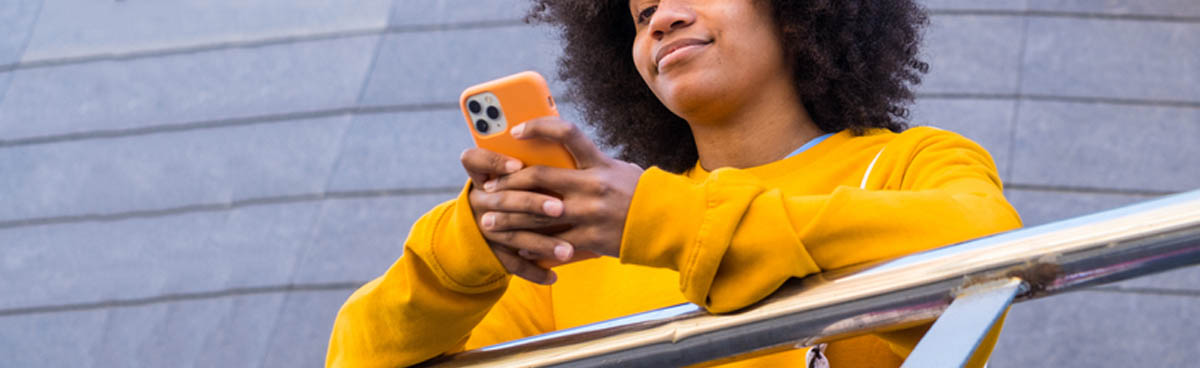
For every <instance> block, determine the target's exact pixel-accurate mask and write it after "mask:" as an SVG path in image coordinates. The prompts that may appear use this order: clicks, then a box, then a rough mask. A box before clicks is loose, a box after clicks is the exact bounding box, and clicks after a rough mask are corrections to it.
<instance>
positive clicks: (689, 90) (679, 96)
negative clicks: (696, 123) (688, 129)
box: [655, 76, 728, 121]
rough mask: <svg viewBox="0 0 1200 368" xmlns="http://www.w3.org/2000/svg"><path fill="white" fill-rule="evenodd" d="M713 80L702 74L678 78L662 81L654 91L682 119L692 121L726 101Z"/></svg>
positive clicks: (717, 84) (718, 85)
mask: <svg viewBox="0 0 1200 368" xmlns="http://www.w3.org/2000/svg"><path fill="white" fill-rule="evenodd" d="M714 82H715V81H714V80H713V79H709V78H703V77H702V76H695V78H680V79H676V80H672V81H670V82H666V83H662V84H661V85H660V89H659V90H657V91H655V92H656V94H657V95H658V98H659V101H662V103H663V105H665V106H666V107H667V109H669V110H671V112H673V113H675V115H678V116H679V117H681V118H683V119H684V120H688V121H692V120H693V119H694V118H695V117H697V116H702V115H705V112H706V111H711V110H713V109H714V108H721V107H723V106H722V105H723V104H725V103H727V102H728V101H727V100H726V98H725V93H724V92H723V89H721V88H720V84H719V83H714Z"/></svg>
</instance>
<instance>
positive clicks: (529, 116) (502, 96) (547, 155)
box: [458, 71, 575, 169]
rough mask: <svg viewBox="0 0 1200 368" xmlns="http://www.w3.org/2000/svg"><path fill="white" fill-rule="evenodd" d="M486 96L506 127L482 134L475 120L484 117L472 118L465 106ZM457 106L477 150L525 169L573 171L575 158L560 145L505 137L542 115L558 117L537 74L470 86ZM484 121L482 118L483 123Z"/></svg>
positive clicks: (530, 72)
mask: <svg viewBox="0 0 1200 368" xmlns="http://www.w3.org/2000/svg"><path fill="white" fill-rule="evenodd" d="M486 93H490V94H491V95H492V96H494V97H495V101H493V102H496V103H498V105H499V106H498V109H499V110H500V116H502V117H503V118H504V119H505V120H506V124H504V126H503V129H496V131H495V132H491V131H489V132H487V133H486V134H485V133H481V132H480V131H479V129H477V128H476V123H477V122H478V121H479V120H478V119H479V118H484V115H483V114H482V113H475V114H474V115H476V117H475V118H472V111H471V110H470V109H469V108H468V106H467V105H468V102H469V101H468V100H469V99H470V100H473V101H471V102H476V103H482V100H481V99H482V98H487V97H480V96H481V94H486ZM473 97H474V98H473ZM458 104H459V107H460V108H461V109H462V112H463V117H465V118H466V119H467V127H468V129H470V130H471V137H472V138H474V139H475V145H476V146H478V147H479V148H484V149H487V150H490V151H492V152H496V153H500V154H504V155H507V156H509V157H513V158H516V159H518V160H521V162H523V163H525V166H533V165H545V166H553V167H559V168H567V169H574V168H575V159H574V158H573V157H571V154H570V153H569V152H567V149H566V148H564V147H563V146H562V145H561V144H558V143H554V142H548V141H544V140H540V139H525V140H521V139H516V138H513V136H512V135H511V134H509V130H510V129H512V127H514V126H516V125H517V124H521V123H524V122H526V121H529V120H533V119H536V118H540V117H544V116H558V109H556V108H555V103H554V97H553V96H551V95H550V88H549V87H547V86H546V79H545V78H542V75H541V74H538V73H537V72H533V71H525V72H520V73H517V74H513V75H510V76H507V77H503V78H500V79H496V80H492V81H489V82H484V83H480V84H477V85H474V86H471V87H469V88H467V89H466V90H465V91H463V93H462V96H460V97H459V99H458ZM486 108H487V106H484V108H483V110H485V111H486ZM488 121H489V120H486V119H485V122H488Z"/></svg>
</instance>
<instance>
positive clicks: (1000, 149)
mask: <svg viewBox="0 0 1200 368" xmlns="http://www.w3.org/2000/svg"><path fill="white" fill-rule="evenodd" d="M1015 105H1016V101H1014V100H974V99H963V100H959V99H936V98H920V99H917V102H916V104H915V105H913V106H912V107H911V108H910V110H911V114H912V117H911V119H910V120H911V121H912V125H913V126H918V125H929V126H934V127H938V128H941V129H945V130H949V131H953V132H956V133H958V134H962V135H963V136H964V137H967V138H968V139H971V140H973V141H975V143H979V145H981V146H983V148H984V149H987V151H988V153H991V154H992V159H993V160H995V161H996V167H997V170H999V172H1000V177H1001V179H1004V180H1008V172H1009V171H1008V163H1009V157H1010V156H1011V154H1010V152H1009V148H1010V143H1011V141H1012V139H1011V138H1012V137H1011V136H1012V124H1013V116H1012V115H1013V112H1014V106H1015Z"/></svg>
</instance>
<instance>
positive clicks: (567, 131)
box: [483, 117, 642, 258]
mask: <svg viewBox="0 0 1200 368" xmlns="http://www.w3.org/2000/svg"><path fill="white" fill-rule="evenodd" d="M510 133H511V134H512V135H513V137H515V138H517V139H545V140H548V141H552V142H557V143H561V144H562V145H563V146H565V147H566V149H567V151H568V152H570V153H571V155H572V156H574V157H575V163H576V166H577V167H578V170H570V169H560V168H554V167H548V166H530V167H526V168H524V169H521V170H520V171H517V172H515V173H512V174H509V175H505V176H501V177H498V178H495V179H492V180H491V181H488V182H486V183H484V185H483V187H484V190H485V191H488V192H499V191H503V190H541V189H544V190H549V191H552V192H554V193H557V194H558V195H561V196H562V199H563V212H562V215H561V216H560V217H559V219H558V221H557V222H561V223H567V224H571V225H572V226H571V228H570V229H569V230H566V231H564V232H562V233H559V234H554V236H555V237H557V238H559V239H562V240H565V241H567V242H569V243H571V245H573V246H574V247H575V248H576V249H577V250H581V251H591V252H593V253H596V254H599V255H605V256H610V257H618V256H620V251H621V235H622V233H623V232H624V230H625V217H626V214H628V212H629V204H630V202H631V201H632V200H633V192H634V190H635V189H636V188H637V183H638V179H639V178H640V177H641V175H642V169H641V168H640V167H638V166H637V165H634V164H631V163H628V162H624V161H620V160H617V159H614V158H611V157H608V155H606V154H604V152H602V151H600V150H599V149H598V148H596V145H595V144H592V141H591V140H590V139H588V137H587V136H586V135H584V134H583V132H582V131H580V130H579V128H577V127H576V126H575V125H574V124H571V123H569V122H567V121H564V120H562V119H560V118H557V117H545V118H539V119H535V120H530V121H528V122H525V123H523V124H520V125H517V126H515V127H513V128H512V129H511V130H510ZM535 215H537V214H535ZM494 221H495V222H494V224H493V228H494V229H496V230H504V229H513V230H515V231H520V230H517V229H531V228H537V227H540V226H544V225H545V224H542V223H538V222H537V219H536V218H535V216H529V214H522V213H496V215H495V217H494ZM577 254H578V253H577ZM538 256H541V257H545V258H553V255H538Z"/></svg>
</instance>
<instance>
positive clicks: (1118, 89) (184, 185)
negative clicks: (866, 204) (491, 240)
mask: <svg viewBox="0 0 1200 368" xmlns="http://www.w3.org/2000/svg"><path fill="white" fill-rule="evenodd" d="M925 3H926V4H927V5H928V6H929V7H930V9H931V12H932V21H933V25H932V27H931V28H930V30H929V32H928V34H927V36H926V41H927V42H926V48H925V50H926V51H925V52H926V55H927V59H928V61H929V62H930V63H931V64H932V70H931V73H930V75H929V76H928V78H927V79H926V83H925V84H924V85H922V86H921V87H920V95H919V98H918V103H917V105H916V106H915V107H914V112H915V114H914V120H915V122H917V123H920V124H932V125H936V126H939V127H943V128H947V129H951V130H955V131H959V132H961V133H963V134H965V135H967V136H968V137H971V138H973V139H976V140H977V141H979V142H980V143H982V144H983V145H985V146H986V147H987V148H988V149H989V150H990V151H991V152H992V153H993V154H994V156H995V157H996V158H997V161H998V164H999V166H1000V169H1001V172H1002V175H1003V177H1004V179H1005V181H1006V182H1007V185H1008V187H1007V188H1008V189H1007V194H1008V196H1009V198H1010V200H1011V201H1012V202H1013V203H1014V204H1015V205H1016V206H1017V207H1018V209H1019V210H1020V211H1021V213H1022V215H1023V216H1024V217H1025V219H1026V222H1027V224H1029V225H1034V224H1040V223H1045V222H1049V221H1053V220H1055V219H1060V218H1065V217H1070V216H1074V215H1079V214H1084V213H1089V212H1093V211H1097V210H1102V209H1107V208H1112V207H1115V206H1120V205H1122V204H1126V203H1131V202H1137V201H1140V200H1145V199H1148V198H1152V197H1156V196H1160V195H1163V194H1168V193H1173V192H1178V191H1183V190H1188V189H1193V188H1196V187H1200V165H1198V164H1196V163H1195V160H1189V159H1188V158H1191V157H1196V156H1200V148H1197V147H1200V145H1197V144H1196V143H1197V141H1198V140H1200V87H1198V86H1200V3H1196V2H1194V1H1189V0H1155V1H1133V0H1110V1H1077V0H1055V1H1049V0H1042V1H1030V2H1025V1H950V0H938V1H935V0H927V1H925ZM524 7H525V5H524V3H522V2H520V1H517V0H504V1H484V2H481V1H469V0H440V1H435V0H420V1H418V0H397V1H394V2H393V1H389V0H352V1H333V0H302V1H293V0H287V1H285V0H260V1H255V2H250V3H247V4H243V3H242V2H209V1H203V0H176V1H173V2H154V1H139V0H124V1H104V2H98V1H83V0H59V1H43V0H5V1H4V2H2V3H0V203H3V205H0V280H2V281H0V357H3V358H2V359H0V361H2V362H3V363H0V366H14V367H25V366H38V367H57V366H71V367H78V366H85V367H86V366H97V367H116V366H120V367H130V366H155V367H157V366H181V365H182V366H221V367H226V366H228V367H235V366H272V367H276V366H277V367H295V366H319V365H321V362H322V361H323V356H324V352H325V346H326V341H327V338H328V332H329V328H330V325H331V323H332V320H333V316H334V314H335V313H336V310H337V308H338V306H340V304H341V302H342V301H343V300H344V299H345V298H346V296H347V295H349V293H350V292H351V291H353V289H354V288H356V287H357V286H358V285H360V284H362V283H363V282H365V281H367V280H369V279H371V278H372V277H374V276H376V275H379V274H381V273H382V272H383V271H384V270H385V269H386V267H387V266H388V265H389V264H390V263H391V262H392V261H393V260H394V259H395V258H397V257H399V256H400V254H401V242H402V240H403V239H404V237H405V236H406V234H407V231H408V227H409V226H410V225H411V224H412V222H413V221H415V219H416V218H417V217H418V216H419V215H420V214H421V213H422V212H424V211H425V210H427V209H428V208H430V207H431V206H433V205H434V204H436V203H438V202H441V201H444V200H446V199H449V198H452V197H453V196H454V194H455V193H456V191H457V188H458V187H459V186H461V185H462V183H463V182H464V180H465V176H464V175H463V174H462V173H461V169H460V168H459V166H458V163H457V157H458V155H457V154H458V152H460V151H461V150H462V149H464V148H466V147H468V146H469V145H470V141H469V139H468V138H467V136H466V134H464V133H463V132H462V127H461V124H462V123H461V121H460V120H461V117H460V115H458V113H457V111H456V107H455V103H454V101H455V98H456V97H457V94H458V92H459V91H461V89H462V88H463V87H465V86H467V85H470V84H473V83H475V82H478V81H481V80H486V79H490V78H494V77H498V76H501V75H505V74H508V73H510V72H513V71H517V70H523V69H534V70H539V71H541V72H542V73H543V74H545V75H548V76H549V75H553V74H554V58H555V56H556V55H557V53H558V51H557V41H556V40H555V39H554V38H553V37H552V36H551V35H550V33H549V32H548V31H547V30H545V29H542V28H536V27H532V26H528V25H525V24H523V23H522V22H521V21H520V18H521V15H522V13H523V9H524ZM518 45H519V46H520V47H518ZM529 45H532V46H529ZM551 88H552V89H555V90H559V91H561V90H562V87H561V85H559V84H558V83H557V82H552V86H551ZM564 110H565V111H566V115H567V116H568V117H569V118H574V119H577V116H578V115H577V114H575V113H574V111H573V110H572V109H571V108H570V106H565V109H564ZM1196 285H1200V269H1197V268H1191V269H1184V270H1180V271H1175V272H1171V273H1167V274H1161V275H1156V276H1151V277H1147V278H1143V279H1138V280H1133V281H1128V282H1124V283H1120V284H1116V285H1109V286H1103V287H1097V288H1093V289H1090V290H1087V291H1083V292H1078V293H1074V294H1071V295H1066V296H1062V297H1056V298H1051V299H1045V300H1041V301H1034V302H1029V303H1024V304H1020V305H1017V306H1016V307H1014V309H1013V311H1012V314H1011V316H1010V319H1009V321H1010V322H1009V324H1008V327H1007V330H1006V333H1005V334H1004V336H1003V338H1002V340H1001V343H1000V345H999V348H998V351H997V352H996V355H995V358H994V360H993V363H992V365H991V366H993V367H1009V366H1109V367H1124V366H1181V365H1187V363H1189V362H1195V361H1197V360H1200V350H1197V349H1195V343H1194V341H1196V339H1197V337H1198V336H1197V332H1196V330H1197V329H1196V328H1195V327H1196V326H1200V320H1198V319H1197V318H1198V317H1197V314H1196V313H1192V312H1191V311H1193V310H1195V309H1196V308H1197V307H1200V287H1198V286H1196Z"/></svg>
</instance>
